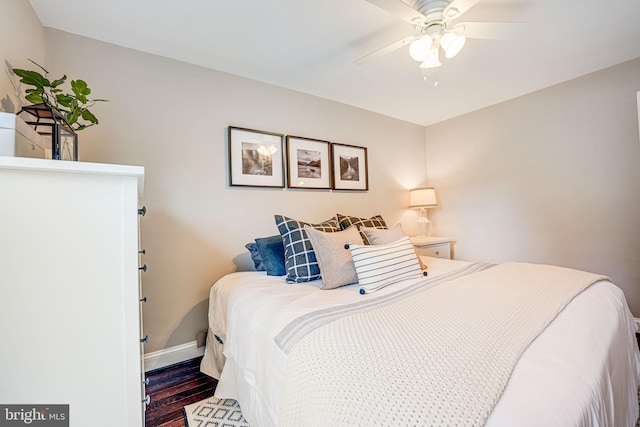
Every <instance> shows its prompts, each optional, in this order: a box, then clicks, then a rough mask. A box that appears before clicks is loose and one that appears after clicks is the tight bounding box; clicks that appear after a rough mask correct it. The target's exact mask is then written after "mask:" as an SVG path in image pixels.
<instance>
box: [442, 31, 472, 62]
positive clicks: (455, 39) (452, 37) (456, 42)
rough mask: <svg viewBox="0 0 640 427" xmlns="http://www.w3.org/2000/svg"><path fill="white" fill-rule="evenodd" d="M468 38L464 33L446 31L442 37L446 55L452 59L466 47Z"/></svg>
mask: <svg viewBox="0 0 640 427" xmlns="http://www.w3.org/2000/svg"><path fill="white" fill-rule="evenodd" d="M466 41H467V38H466V37H465V36H464V35H463V34H459V35H456V34H454V33H445V34H443V36H442V37H441V38H440V46H442V49H444V57H445V58H447V59H451V58H453V57H454V56H456V55H457V54H458V53H460V51H461V50H462V48H463V47H464V44H465V42H466Z"/></svg>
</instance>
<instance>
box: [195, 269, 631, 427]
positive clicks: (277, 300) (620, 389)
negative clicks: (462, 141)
mask: <svg viewBox="0 0 640 427" xmlns="http://www.w3.org/2000/svg"><path fill="white" fill-rule="evenodd" d="M425 262H426V264H427V265H429V269H428V271H429V277H430V278H437V277H438V276H440V275H447V274H450V273H451V272H454V271H457V270H459V269H462V268H465V267H466V266H469V265H470V264H471V263H467V262H464V261H454V260H446V259H440V258H425ZM431 282H432V283H435V284H434V285H433V286H437V281H431ZM413 285H415V281H411V280H409V281H405V282H401V283H398V284H396V285H393V286H389V287H387V288H383V289H381V290H380V291H378V292H376V293H374V294H367V295H360V294H359V293H358V286H357V285H351V286H345V287H342V288H338V289H334V290H329V291H328V290H320V289H319V288H320V286H321V282H320V281H316V282H309V283H308V284H286V283H285V281H284V278H283V277H274V276H267V275H266V274H265V273H264V272H238V273H232V274H229V275H227V276H225V277H223V278H221V279H220V280H219V281H218V282H216V283H215V284H214V285H213V286H212V287H211V292H210V309H209V328H210V334H209V340H208V343H207V344H208V345H207V348H206V353H205V358H204V359H203V362H202V366H201V370H202V371H203V372H204V373H206V374H209V375H211V376H213V377H216V378H219V383H218V386H217V388H216V396H217V397H221V398H233V399H236V400H238V402H239V403H240V406H241V408H242V412H243V415H244V416H245V418H246V419H247V421H249V422H250V423H251V424H253V425H257V426H260V427H268V426H275V425H278V421H279V410H280V405H281V399H282V393H283V388H284V382H285V375H286V370H287V354H286V353H285V352H283V351H282V350H281V349H280V348H279V347H278V345H277V344H276V342H275V338H276V336H277V335H278V334H279V333H280V332H281V331H282V330H283V328H285V327H286V326H287V325H288V324H289V323H290V322H291V321H293V320H294V319H296V318H298V317H299V316H303V315H305V314H308V313H311V312H313V311H316V310H319V309H324V308H331V307H336V306H340V305H345V304H350V303H352V302H354V301H362V300H365V299H367V298H377V297H380V296H382V295H385V294H392V293H395V292H401V291H402V290H403V289H405V288H408V287H410V286H413ZM635 331H636V326H635V322H634V319H633V317H632V315H631V313H630V311H629V309H628V306H627V304H626V300H625V298H624V295H623V293H622V291H621V290H620V289H619V288H618V287H617V286H615V285H614V284H612V283H611V282H610V281H600V282H597V283H596V284H594V285H592V286H590V287H589V288H588V289H587V290H585V291H584V292H582V293H581V294H579V295H578V296H577V297H576V298H574V299H573V300H572V301H571V302H570V303H569V305H567V306H566V308H565V309H564V310H563V311H562V312H561V313H560V314H559V315H558V316H557V317H556V318H555V319H554V320H553V321H552V322H551V324H549V326H548V327H547V328H546V329H545V330H544V332H543V333H542V334H541V335H539V336H538V337H537V338H536V339H535V340H534V341H533V342H532V344H531V345H530V346H529V347H528V348H527V349H526V350H525V352H524V354H523V355H522V357H521V358H520V360H519V362H518V364H517V365H516V366H515V368H514V370H513V372H512V374H511V377H510V379H509V382H508V384H507V386H506V388H505V390H504V393H503V394H502V396H501V398H500V400H499V401H498V403H497V405H496V406H495V408H494V410H493V412H492V414H491V415H490V416H489V419H488V420H487V423H486V426H489V427H502V426H514V425H518V426H531V427H533V426H536V427H537V426H543V425H544V426H563V427H565V426H623V425H626V426H632V425H634V424H635V421H636V419H637V416H638V401H637V393H636V390H637V388H638V384H639V378H640V355H639V353H638V348H637V344H636V341H635V338H634V333H635ZM222 343H224V344H222Z"/></svg>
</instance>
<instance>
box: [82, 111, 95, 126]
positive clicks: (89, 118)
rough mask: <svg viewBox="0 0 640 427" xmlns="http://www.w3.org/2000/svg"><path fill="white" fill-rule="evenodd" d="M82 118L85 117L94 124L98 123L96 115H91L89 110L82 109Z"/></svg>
mask: <svg viewBox="0 0 640 427" xmlns="http://www.w3.org/2000/svg"><path fill="white" fill-rule="evenodd" d="M82 118H83V119H85V120H86V121H88V122H91V123H93V124H94V125H97V124H98V119H97V118H96V116H94V115H93V113H92V112H91V111H89V110H84V111H83V112H82Z"/></svg>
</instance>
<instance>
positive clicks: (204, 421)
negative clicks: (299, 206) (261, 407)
mask: <svg viewBox="0 0 640 427" xmlns="http://www.w3.org/2000/svg"><path fill="white" fill-rule="evenodd" d="M184 413H185V415H186V416H187V426H189V427H251V426H250V425H249V424H248V423H247V422H246V421H245V419H244V417H243V416H242V412H240V405H238V402H236V401H235V400H233V399H218V398H217V397H209V398H207V399H205V400H201V401H200V402H197V403H194V404H192V405H188V406H185V407H184Z"/></svg>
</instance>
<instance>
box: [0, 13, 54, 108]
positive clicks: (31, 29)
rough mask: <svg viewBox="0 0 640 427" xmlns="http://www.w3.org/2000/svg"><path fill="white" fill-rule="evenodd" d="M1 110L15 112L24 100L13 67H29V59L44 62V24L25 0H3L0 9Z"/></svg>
mask: <svg viewBox="0 0 640 427" xmlns="http://www.w3.org/2000/svg"><path fill="white" fill-rule="evenodd" d="M0 40H2V43H0V58H1V59H2V61H3V63H2V73H0V111H4V112H8V113H16V112H18V111H20V108H22V105H23V103H24V98H23V96H22V93H23V90H22V87H20V86H19V81H18V80H17V79H15V76H14V75H12V73H11V70H12V69H13V68H29V69H32V67H33V64H31V63H30V62H29V59H32V60H34V61H35V62H37V63H38V64H40V65H42V66H45V64H44V28H43V27H42V25H41V24H40V21H39V20H38V17H37V16H36V14H35V12H34V11H33V9H32V8H31V5H30V4H29V2H28V1H27V0H2V10H1V12H0Z"/></svg>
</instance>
